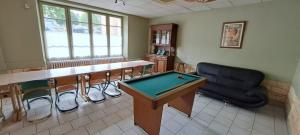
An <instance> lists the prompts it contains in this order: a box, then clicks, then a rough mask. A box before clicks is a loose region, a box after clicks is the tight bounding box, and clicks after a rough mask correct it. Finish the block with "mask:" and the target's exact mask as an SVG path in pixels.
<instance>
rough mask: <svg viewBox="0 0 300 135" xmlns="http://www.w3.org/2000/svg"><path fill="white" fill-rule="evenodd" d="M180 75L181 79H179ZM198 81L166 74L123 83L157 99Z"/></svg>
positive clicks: (184, 75) (172, 73)
mask: <svg viewBox="0 0 300 135" xmlns="http://www.w3.org/2000/svg"><path fill="white" fill-rule="evenodd" d="M180 75H181V76H182V78H180V77H179V76H180ZM199 79H201V77H198V76H193V75H189V74H182V73H178V72H168V73H163V74H159V75H154V76H150V77H145V78H141V79H136V80H130V81H125V83H126V84H127V85H129V86H130V87H132V88H134V89H135V90H137V91H139V92H141V93H143V94H145V95H147V96H149V97H151V98H157V97H159V96H161V95H163V94H165V93H167V92H170V91H172V90H174V89H175V88H177V87H180V86H182V85H184V84H187V83H190V82H193V81H196V80H199Z"/></svg>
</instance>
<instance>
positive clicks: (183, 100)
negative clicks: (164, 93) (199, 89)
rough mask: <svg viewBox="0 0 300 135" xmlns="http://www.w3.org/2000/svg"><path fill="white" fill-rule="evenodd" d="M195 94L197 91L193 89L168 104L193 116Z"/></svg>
mask: <svg viewBox="0 0 300 135" xmlns="http://www.w3.org/2000/svg"><path fill="white" fill-rule="evenodd" d="M195 94H196V92H195V91H191V92H189V93H187V94H185V95H183V96H181V97H178V98H176V99H174V100H172V101H170V102H169V103H168V105H169V106H171V107H173V108H175V109H177V110H179V111H181V112H183V113H185V114H187V115H188V117H191V115H192V109H193V104H194V98H195Z"/></svg>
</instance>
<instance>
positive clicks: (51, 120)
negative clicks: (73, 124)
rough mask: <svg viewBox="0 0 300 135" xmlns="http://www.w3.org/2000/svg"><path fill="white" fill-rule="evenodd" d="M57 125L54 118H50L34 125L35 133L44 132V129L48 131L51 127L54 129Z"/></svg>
mask: <svg viewBox="0 0 300 135" xmlns="http://www.w3.org/2000/svg"><path fill="white" fill-rule="evenodd" d="M58 125H59V123H58V120H57V118H56V117H51V118H49V119H47V120H45V121H42V122H40V123H38V124H37V125H36V127H37V132H41V131H43V130H46V129H50V128H53V127H56V126H58Z"/></svg>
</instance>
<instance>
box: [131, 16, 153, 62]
mask: <svg viewBox="0 0 300 135" xmlns="http://www.w3.org/2000/svg"><path fill="white" fill-rule="evenodd" d="M128 29H129V30H128V58H130V59H137V58H144V57H145V55H146V53H147V51H148V37H149V36H148V33H149V32H148V30H149V19H145V18H141V17H136V16H128Z"/></svg>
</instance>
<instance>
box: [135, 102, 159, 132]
mask: <svg viewBox="0 0 300 135" xmlns="http://www.w3.org/2000/svg"><path fill="white" fill-rule="evenodd" d="M133 104H134V124H135V125H139V126H140V127H141V128H143V129H144V130H145V131H146V132H147V133H148V134H149V135H159V132H160V124H161V117H162V110H163V107H162V106H159V107H157V108H156V109H153V108H152V104H151V102H148V101H144V100H138V99H134V103H133Z"/></svg>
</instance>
